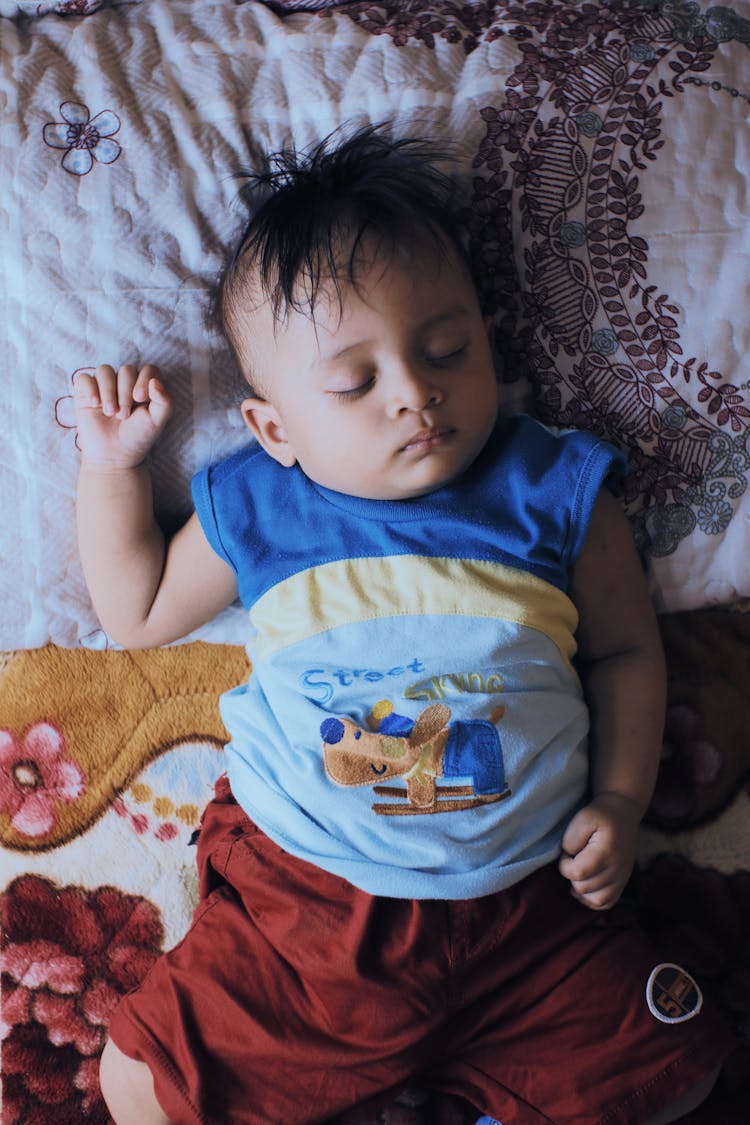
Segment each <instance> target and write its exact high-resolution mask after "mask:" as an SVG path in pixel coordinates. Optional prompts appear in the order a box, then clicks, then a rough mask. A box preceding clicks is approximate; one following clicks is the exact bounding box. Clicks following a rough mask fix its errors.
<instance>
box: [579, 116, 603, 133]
mask: <svg viewBox="0 0 750 1125" xmlns="http://www.w3.org/2000/svg"><path fill="white" fill-rule="evenodd" d="M575 123H576V125H577V126H578V128H579V129H580V130H581V132H582V133H583V135H584V137H598V136H599V134H600V133H601V131H602V129H603V127H604V122H603V121H602V119H601V117H600V116H599V114H598V113H594V112H593V110H588V109H587V110H585V111H584V112H583V113H579V114H578V116H577V117H576V118H575Z"/></svg>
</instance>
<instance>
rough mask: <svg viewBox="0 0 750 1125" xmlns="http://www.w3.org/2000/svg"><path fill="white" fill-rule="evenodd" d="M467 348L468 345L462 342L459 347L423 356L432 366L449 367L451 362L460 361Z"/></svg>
mask: <svg viewBox="0 0 750 1125" xmlns="http://www.w3.org/2000/svg"><path fill="white" fill-rule="evenodd" d="M468 350H469V345H468V344H462V345H461V347H460V348H454V349H453V350H452V351H449V352H441V353H440V354H439V355H427V356H425V358H426V360H427V362H428V363H430V364H432V366H433V367H450V366H451V364H454V363H460V361H461V360H462V359H463V357H464V356H465V355H466V352H467V351H468Z"/></svg>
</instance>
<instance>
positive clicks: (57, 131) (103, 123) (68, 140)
mask: <svg viewBox="0 0 750 1125" xmlns="http://www.w3.org/2000/svg"><path fill="white" fill-rule="evenodd" d="M60 116H61V117H62V118H63V120H62V121H50V122H48V123H47V124H46V125H45V126H44V129H43V131H42V136H43V137H44V143H45V144H46V145H49V147H50V148H64V149H65V155H64V156H63V158H62V166H63V168H64V169H65V171H66V172H70V174H71V175H73V176H85V175H86V173H87V172H90V171H91V169H92V168H93V166H94V158H96V159H97V160H98V161H99V163H100V164H112V163H113V162H114V161H115V160H117V157H118V156H119V155H120V153H121V151H122V149H121V148H120V145H119V144H118V143H117V141H113V140H112V139H111V138H112V137H113V136H114V134H115V133H116V132H117V131H118V129H119V128H120V124H121V122H120V118H119V117H118V116H117V114H116V113H113V112H112V110H111V109H104V110H102V112H101V113H97V115H96V117H91V115H90V113H89V110H88V106H85V105H80V104H79V103H78V102H63V103H62V105H61V106H60Z"/></svg>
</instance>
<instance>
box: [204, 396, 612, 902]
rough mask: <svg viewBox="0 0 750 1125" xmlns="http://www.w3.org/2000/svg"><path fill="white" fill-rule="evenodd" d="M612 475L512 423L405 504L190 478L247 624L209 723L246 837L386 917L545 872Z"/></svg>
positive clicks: (580, 782) (294, 477)
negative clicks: (593, 548) (374, 903)
mask: <svg viewBox="0 0 750 1125" xmlns="http://www.w3.org/2000/svg"><path fill="white" fill-rule="evenodd" d="M622 468H623V461H622V457H621V455H620V454H619V453H618V452H617V451H616V450H615V449H614V448H613V447H611V446H609V445H607V444H606V443H604V442H602V441H600V440H598V439H597V438H596V437H594V436H592V435H590V434H585V433H577V432H576V433H565V434H562V435H556V434H553V433H551V432H550V431H548V430H547V429H545V428H544V427H543V426H541V425H539V424H538V423H537V422H534V421H533V420H531V419H529V418H525V417H522V418H513V419H507V418H500V419H499V421H498V424H497V427H496V429H495V431H494V434H493V436H492V438H491V440H490V442H489V443H488V445H487V446H486V447H485V449H484V450H483V452H482V454H481V455H480V456H479V458H478V459H477V461H476V462H475V463H474V465H473V466H472V467H471V468H470V469H469V471H468V472H467V473H466V474H464V476H463V477H462V478H461V479H460V480H459V481H457V482H454V483H453V484H451V485H449V486H447V487H445V488H443V489H440V490H438V491H436V492H434V493H432V494H430V495H428V496H424V497H420V498H418V499H415V500H407V501H399V502H391V501H372V500H363V499H359V498H356V497H350V496H346V495H343V494H341V493H335V492H331V491H329V490H327V489H324V488H322V487H320V486H317V485H315V484H314V483H313V482H312V481H310V480H309V479H308V478H307V477H306V476H305V475H304V474H303V473H302V472H301V470H299V469H298V468H297V467H294V468H292V469H287V468H283V467H281V466H279V465H278V464H277V463H276V462H275V461H273V460H272V459H271V458H270V457H268V455H267V454H266V453H265V452H264V451H263V450H261V449H260V448H258V447H257V446H251V447H249V448H248V449H246V450H243V451H241V452H240V453H238V454H235V455H234V456H233V457H230V458H229V459H228V460H226V461H224V462H221V463H220V464H218V465H216V466H212V467H211V468H209V469H207V470H204V471H203V472H201V473H199V474H198V475H197V476H196V478H195V479H194V482H193V496H194V500H195V505H196V511H197V512H198V515H199V518H200V520H201V523H202V526H203V528H204V530H205V532H206V535H207V537H208V539H209V542H210V543H211V544H212V546H213V547H214V549H215V550H216V551H217V553H218V554H219V555H220V556H221V558H223V559H224V560H225V561H226V562H227V563H228V564H229V565H230V566H231V567H232V568H233V569H234V570H235V572H236V574H237V577H238V584H239V590H240V596H241V598H242V601H243V604H244V605H245V606H246V607H247V609H248V611H249V617H250V625H251V639H250V642H249V644H248V653H249V655H250V658H251V660H252V662H253V671H252V675H251V676H250V679H249V681H248V682H247V683H246V684H243V685H241V686H239V687H238V688H236V689H235V690H234V691H231V692H229V693H227V694H226V695H225V696H224V697H223V698H222V701H221V713H222V718H223V720H224V723H225V725H226V727H227V729H228V730H229V731H230V734H231V741H230V742H229V744H228V746H227V764H228V773H229V778H230V782H231V785H232V790H233V792H234V794H235V797H236V798H237V800H238V801H239V803H240V804H241V805H242V807H243V808H244V809H245V811H246V812H247V813H248V815H249V816H250V817H251V818H252V819H253V820H254V821H255V822H256V823H257V824H258V826H259V827H260V828H261V829H262V830H263V831H264V832H266V833H267V834H268V835H269V836H270V837H271V838H272V839H274V840H275V841H276V842H277V843H278V844H280V845H281V846H282V847H283V848H285V849H286V850H288V851H289V852H291V853H292V854H294V855H297V856H300V857H301V858H303V859H306V860H309V861H310V862H311V863H314V864H316V865H317V866H319V867H321V868H323V869H325V870H327V871H331V872H333V873H335V874H337V875H340V876H342V877H343V878H345V879H347V880H349V881H350V882H351V883H353V884H355V885H356V886H358V887H360V888H361V889H363V890H365V891H367V892H369V893H371V894H378V895H386V896H390V897H404V898H445V899H455V898H473V897H477V896H480V895H484V894H489V893H492V892H494V891H497V890H500V889H503V888H504V887H507V886H510V885H511V884H512V883H515V882H517V881H518V880H520V879H522V878H524V877H525V876H527V875H529V874H531V873H532V872H533V871H534V870H536V869H537V868H539V867H541V866H543V865H544V864H546V863H548V862H550V861H551V860H553V859H554V858H555V857H556V856H557V855H558V854H559V851H560V842H561V838H562V833H563V831H564V829H565V826H566V824H567V822H568V821H569V819H570V817H571V815H572V813H573V812H574V810H575V809H576V808H577V807H579V806H580V804H581V803H582V801H583V799H584V796H585V792H586V787H587V776H588V763H587V754H586V736H587V731H588V715H587V709H586V706H585V704H584V700H583V696H582V692H581V687H580V683H579V680H578V677H577V675H576V672H575V668H574V665H573V663H572V661H573V657H574V654H575V640H574V632H575V629H576V625H577V613H576V610H575V607H574V606H573V603H572V602H571V601H570V599H569V597H568V595H567V583H568V571H569V568H570V566H571V565H572V563H573V562H574V561H575V559H576V557H577V556H578V554H579V552H580V549H581V547H582V545H583V542H584V539H585V535H586V531H587V528H588V524H589V521H590V518H591V512H592V509H593V505H594V502H595V500H596V497H597V494H598V492H599V489H600V488H601V486H602V483H603V482H604V480H605V479H606V478H607V477H608V476H609V475H610V474H611V473H613V472H619V471H621V469H622Z"/></svg>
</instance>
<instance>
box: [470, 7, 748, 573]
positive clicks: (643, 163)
mask: <svg viewBox="0 0 750 1125" xmlns="http://www.w3.org/2000/svg"><path fill="white" fill-rule="evenodd" d="M498 7H499V5H498ZM535 9H536V10H537V11H538V8H537V7H536V6H535ZM544 9H545V20H544V21H543V20H537V21H532V20H530V19H529V18H528V17H529V14H530V13H529V12H528V10H526V11H525V16H526V23H527V24H528V26H529V28H530V29H533V31H534V32H535V34H534V37H533V39H531V40H528V41H526V42H523V43H522V44H521V45H520V49H521V52H522V55H523V58H522V60H521V62H520V63H519V64H518V66H517V67H516V69H515V70H514V72H513V74H512V75H511V76H510V77H509V79H508V81H507V84H506V90H505V93H504V95H503V96H502V97H501V98H500V99H499V100H498V103H497V104H496V105H493V106H487V107H485V108H484V109H483V110H482V111H481V113H482V117H483V119H484V121H485V126H486V132H485V136H484V138H483V139H482V141H481V143H480V145H479V148H478V151H477V156H476V159H475V168H476V169H477V172H478V173H479V175H478V176H477V178H476V179H475V181H474V194H473V198H472V201H471V206H470V208H468V209H467V211H466V214H465V219H466V223H467V226H468V229H469V233H470V237H471V242H472V255H473V257H474V259H475V260H476V261H477V263H478V278H479V283H480V286H481V289H482V297H483V303H484V305H485V308H486V310H487V311H488V312H489V313H491V314H492V315H493V316H494V318H495V324H496V326H497V327H496V343H497V347H498V351H499V353H500V355H501V358H502V360H503V368H504V377H505V379H506V380H508V381H511V380H514V379H519V378H521V377H522V376H525V377H526V378H528V380H529V381H530V384H531V386H532V388H533V395H534V399H535V404H536V410H537V412H538V414H539V415H540V417H541V418H542V419H543V420H545V421H547V422H550V423H552V424H556V425H565V426H568V425H570V426H582V427H585V428H587V429H591V430H594V431H595V432H597V433H599V434H602V435H603V436H606V437H609V438H610V439H612V440H614V441H616V442H618V443H619V444H621V445H624V446H626V448H627V452H628V455H629V459H630V463H631V469H632V471H631V473H630V475H629V477H628V478H627V480H626V482H625V485H624V499H625V502H626V503H627V505H628V508H629V511H630V514H631V516H632V518H633V522H634V527H635V531H636V535H637V537H638V540H639V545H640V546H641V548H642V549H644V550H647V551H648V552H649V553H650V554H651V555H652V556H654V557H659V556H664V555H667V554H670V553H672V552H673V551H674V550H675V549H676V548H677V546H678V545H679V543H680V542H681V541H682V540H683V539H684V538H685V537H686V536H687V535H689V534H691V533H692V532H694V531H696V530H698V531H700V532H702V533H703V534H705V535H717V534H721V533H722V532H723V531H725V530H726V528H727V526H728V524H729V521H730V519H731V518H732V515H733V512H734V504H733V501H736V500H737V499H738V498H739V496H741V495H742V494H743V492H744V491H745V489H746V487H747V479H748V473H749V472H750V447H749V446H748V441H747V424H748V420H750V409H748V406H747V405H746V395H745V394H743V389H742V388H739V387H736V386H734V385H733V384H731V383H729V382H728V381H726V380H725V379H724V377H723V376H722V375H721V373H720V372H718V371H713V370H710V368H709V364H708V363H706V362H703V363H698V361H697V359H696V358H695V357H686V356H685V355H684V353H683V349H682V347H681V344H680V324H679V319H678V318H679V315H680V313H679V309H678V307H677V306H676V305H675V303H674V301H673V300H672V299H670V297H669V295H668V294H667V293H664V292H663V291H661V290H660V289H659V287H658V286H657V285H656V284H653V283H650V277H649V273H650V268H651V267H650V263H649V246H648V244H647V242H646V241H645V240H644V239H643V238H641V237H639V236H638V235H636V234H635V233H633V230H632V225H633V223H634V222H635V221H636V220H637V219H638V218H639V217H640V216H641V215H642V214H643V210H644V207H643V202H642V196H641V187H640V184H641V180H640V177H641V176H642V175H644V174H646V173H647V170H648V168H649V167H650V165H651V164H652V163H653V162H654V161H655V160H657V159H658V156H659V152H660V149H661V148H662V147H663V144H664V140H663V136H662V132H663V126H662V112H663V107H664V102H665V101H666V99H668V98H675V97H679V96H680V95H681V94H683V93H684V90H685V85H686V84H687V82H688V81H690V80H691V79H695V76H696V74H697V73H700V72H702V71H705V70H707V69H708V67H709V66H710V65H711V62H712V59H713V55H714V52H715V49H716V41H717V39H718V37H719V35H718V28H719V27H720V26H721V28H723V31H722V35H724V36H725V37H726V36H729V35H730V33H731V36H732V37H734V38H737V39H742V38H743V36H744V35H745V31H746V28H745V23H746V22H747V21H742V20H739V18H736V19H735V18H734V17H733V15H732V16H731V18H730V16H728V15H726V13H719V12H717V11H716V10H714V9H711V10H710V12H709V13H708V15H707V16H706V18H703V17H701V20H698V21H697V22H696V21H695V20H693V15H694V13H693V11H692V7H691V6H689V5H687V6H685V5H683V6H680V5H671V6H670V5H666V6H663V7H661V8H657V7H656V6H654V5H644V4H641V3H639V4H627V3H626V4H622V5H617V6H615V5H612V6H610V7H609V8H608V9H606V8H600V7H598V6H595V5H591V4H589V5H582V6H581V7H580V8H578V9H577V10H576V12H575V13H573V12H572V11H571V9H570V8H569V7H568V6H567V5H561V4H559V3H548V4H545V5H544ZM511 13H512V8H511V7H507V8H506V14H507V15H509V16H510V15H511ZM678 17H679V19H678ZM680 20H682V22H680ZM686 20H687V21H688V23H689V26H690V28H691V34H690V35H688V34H687V31H686V28H687V26H688V24H687V23H685V21H686ZM690 21H692V22H690ZM676 28H679V29H681V34H680V35H679V36H678V34H677V31H676V30H675V29H676ZM709 28H711V29H712V34H714V37H713V38H711V37H709V32H708V29H709ZM573 45H575V47H576V50H575V51H572V50H571V47H572V46H573ZM699 81H702V80H700V79H699ZM514 224H515V229H514ZM512 245H518V246H520V247H521V248H522V253H521V261H520V270H521V273H520V275H519V273H518V270H517V265H516V258H515V257H514V255H513V254H512V253H511V252H510V248H511V246H512ZM509 341H512V342H513V347H512V349H511V348H509V346H508V343H509ZM519 360H521V361H522V362H520V363H519ZM688 395H690V396H691V397H690V398H688Z"/></svg>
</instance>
